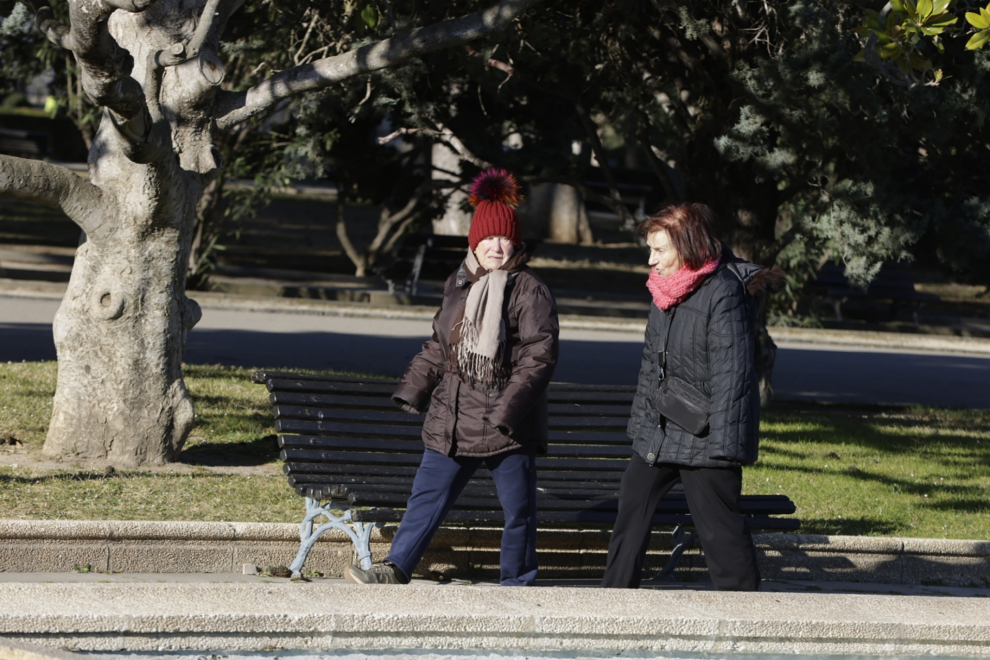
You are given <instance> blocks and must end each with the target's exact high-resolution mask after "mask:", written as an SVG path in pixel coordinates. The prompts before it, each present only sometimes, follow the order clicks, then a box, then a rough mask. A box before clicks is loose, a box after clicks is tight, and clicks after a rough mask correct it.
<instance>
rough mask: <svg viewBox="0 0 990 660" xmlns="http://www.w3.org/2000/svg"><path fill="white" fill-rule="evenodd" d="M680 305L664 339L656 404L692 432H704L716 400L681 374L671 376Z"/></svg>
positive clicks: (663, 413)
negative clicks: (669, 359) (669, 369)
mask: <svg viewBox="0 0 990 660" xmlns="http://www.w3.org/2000/svg"><path fill="white" fill-rule="evenodd" d="M676 314H677V308H676V307H675V308H674V311H673V312H672V313H671V315H670V323H668V324H667V335H666V336H665V337H664V339H663V363H662V364H661V365H660V378H659V381H660V389H659V390H658V391H657V398H656V401H655V403H654V407H655V408H656V410H657V412H658V413H660V414H661V415H663V416H664V417H666V418H667V419H668V420H670V421H671V422H673V423H674V424H677V425H678V426H680V427H681V428H682V429H684V430H685V431H687V432H688V433H690V434H691V435H701V434H702V433H704V432H705V429H707V428H708V418H709V416H711V412H712V400H711V398H710V397H708V396H707V395H706V394H705V393H704V392H702V391H701V390H699V389H698V388H697V387H695V386H694V385H692V384H691V383H689V382H687V381H686V380H684V379H683V378H679V377H677V376H670V377H668V376H667V344H668V342H669V341H670V331H671V328H673V326H674V316H675V315H676Z"/></svg>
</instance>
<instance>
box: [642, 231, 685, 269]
mask: <svg viewBox="0 0 990 660" xmlns="http://www.w3.org/2000/svg"><path fill="white" fill-rule="evenodd" d="M646 244H647V245H649V246H650V265H651V266H653V270H655V271H657V275H659V276H660V277H670V276H671V275H673V274H674V273H676V272H677V271H678V270H680V269H681V266H683V265H684V262H683V261H682V260H681V255H679V254H678V253H677V250H675V249H674V246H673V245H671V243H670V236H669V235H668V234H667V230H666V229H658V230H656V231H654V232H650V235H649V236H647V237H646Z"/></svg>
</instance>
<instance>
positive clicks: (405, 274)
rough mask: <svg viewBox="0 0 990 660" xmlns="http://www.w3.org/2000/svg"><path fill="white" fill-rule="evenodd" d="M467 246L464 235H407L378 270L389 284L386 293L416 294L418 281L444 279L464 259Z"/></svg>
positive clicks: (441, 280)
mask: <svg viewBox="0 0 990 660" xmlns="http://www.w3.org/2000/svg"><path fill="white" fill-rule="evenodd" d="M467 249H468V239H467V236H441V235H439V234H425V233H415V234H409V235H408V236H405V237H404V238H403V239H402V243H401V244H400V245H399V247H398V248H396V250H395V252H394V254H393V255H392V259H391V260H390V261H388V262H387V263H386V265H385V266H383V267H382V268H380V269H378V271H377V272H378V274H379V275H380V276H381V277H382V278H383V279H384V280H385V282H386V283H387V284H388V291H389V293H408V294H409V295H411V296H415V295H416V294H417V292H418V290H419V282H420V280H431V281H440V282H443V281H444V280H446V279H447V276H448V275H450V274H451V273H452V272H454V271H455V270H457V268H458V267H459V266H460V265H461V262H462V261H464V255H465V254H466V253H467Z"/></svg>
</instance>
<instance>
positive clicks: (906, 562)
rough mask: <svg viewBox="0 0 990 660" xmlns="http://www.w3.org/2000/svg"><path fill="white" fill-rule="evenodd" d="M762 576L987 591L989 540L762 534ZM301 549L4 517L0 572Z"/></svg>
mask: <svg viewBox="0 0 990 660" xmlns="http://www.w3.org/2000/svg"><path fill="white" fill-rule="evenodd" d="M395 529H396V526H395V525H386V526H384V527H382V528H376V529H375V530H374V531H373V533H372V536H371V543H372V552H373V554H374V556H375V558H376V559H380V558H382V557H384V556H385V554H386V553H387V551H388V544H389V543H390V542H391V540H392V537H393V535H394V533H395ZM500 536H501V529H498V528H441V530H440V532H439V533H438V534H437V536H436V538H435V539H434V541H433V544H432V546H431V549H430V552H429V553H428V554H427V556H426V557H424V559H423V563H421V564H420V566H419V572H420V573H421V574H424V575H438V574H439V575H452V574H458V575H477V576H482V575H488V574H489V573H491V572H493V571H495V572H497V567H498V546H499V540H500ZM608 539H609V532H608V530H603V529H591V530H566V529H558V530H541V532H540V535H539V544H540V554H541V566H542V567H543V570H544V574H545V576H546V577H567V576H575V577H576V576H582V577H588V576H593V575H595V574H600V572H601V571H602V570H603V569H604V565H605V554H606V552H607V549H608ZM754 539H755V541H756V545H757V549H758V551H759V552H760V555H761V564H760V565H761V570H762V571H763V574H764V577H766V578H772V579H813V580H831V581H851V582H882V583H888V584H945V585H952V586H980V587H982V586H988V585H990V542H988V541H959V540H946V539H914V538H887V537H856V536H816V535H808V534H757V535H755V537H754ZM298 547H299V526H298V525H296V524H293V523H243V522H242V523H221V522H181V521H180V522H150V521H86V520H84V521H65V520H59V521H53V520H38V521H35V520H0V571H2V572H12V573H20V572H67V571H72V570H74V568H75V567H76V566H84V565H86V564H88V565H89V566H90V568H91V570H99V571H110V572H120V571H124V572H140V573H238V572H240V570H241V566H242V565H243V564H245V563H251V564H256V565H258V566H262V567H264V566H276V565H288V564H289V563H291V561H292V559H293V558H294V557H295V555H296V552H297V551H298ZM670 549H671V537H670V533H669V532H655V533H654V535H653V539H652V543H651V547H650V556H649V558H648V564H649V567H650V568H653V569H656V568H659V567H662V566H663V564H664V562H665V561H666V558H667V556H668V555H669V552H670ZM352 561H353V556H352V549H351V543H350V539H349V538H348V537H347V535H346V534H344V533H343V532H340V531H337V530H331V531H330V532H328V533H326V534H324V535H323V537H322V538H321V539H320V541H319V542H317V544H316V545H315V547H314V548H313V551H312V552H311V553H310V557H309V559H308V560H307V563H306V568H308V569H312V570H317V571H319V572H321V573H323V574H324V575H328V576H339V575H341V572H342V571H343V569H344V568H345V567H346V566H347V565H348V564H350V563H351V562H352ZM679 572H680V574H681V577H682V578H688V579H692V578H694V577H703V574H704V572H705V565H704V558H703V556H702V555H701V554H700V553H699V552H698V551H697V550H695V551H691V552H689V553H687V554H686V555H685V560H684V561H683V562H682V568H680V569H679Z"/></svg>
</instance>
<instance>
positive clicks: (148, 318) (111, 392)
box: [43, 122, 201, 466]
mask: <svg viewBox="0 0 990 660" xmlns="http://www.w3.org/2000/svg"><path fill="white" fill-rule="evenodd" d="M106 123H108V122H105V124H106ZM104 133H106V130H101V134H104ZM100 137H102V138H103V140H98V142H102V143H104V144H106V143H108V142H110V141H109V140H107V139H106V138H107V136H106V135H101V136H100ZM124 160H125V159H124V158H123V157H122V156H120V154H119V153H116V154H115V153H104V154H100V158H99V160H98V166H97V167H94V168H93V174H94V177H93V178H94V182H95V183H98V184H100V185H101V188H102V190H103V194H104V200H105V204H104V207H105V210H104V212H105V213H113V214H115V215H116V219H115V222H116V224H117V226H118V228H117V230H116V231H115V232H114V233H113V234H112V236H110V237H108V239H107V240H86V241H85V242H84V243H83V244H82V245H80V247H79V249H78V250H77V252H76V260H75V266H74V267H73V269H72V277H71V279H70V280H69V287H68V290H67V291H66V294H65V298H64V299H63V301H62V305H61V306H60V307H59V310H58V313H57V315H56V317H55V323H54V327H53V330H54V335H55V348H56V350H57V351H58V385H57V389H56V392H55V401H54V404H53V408H52V419H51V424H50V426H49V430H48V438H47V439H46V441H45V446H44V450H43V451H44V453H45V454H46V455H48V456H70V457H72V456H75V457H79V458H89V459H105V460H107V461H108V462H110V463H112V464H114V465H124V466H134V465H140V464H143V463H147V464H151V465H159V464H162V463H164V462H166V461H169V460H172V459H174V458H175V456H176V455H177V454H178V452H179V450H180V449H181V448H182V445H183V443H184V442H185V440H186V437H187V436H188V435H189V431H190V430H191V429H192V426H193V420H194V414H193V406H192V402H191V401H190V400H189V395H188V394H187V392H186V387H185V384H184V383H183V380H182V370H181V366H182V358H183V354H184V353H185V347H186V334H187V333H188V331H189V330H190V329H191V328H192V327H193V325H195V324H196V322H197V321H198V320H199V318H200V315H201V314H200V310H199V306H198V305H197V304H196V303H195V302H194V301H192V300H190V299H188V298H187V297H186V295H185V288H186V287H185V285H186V272H187V264H188V255H189V247H190V243H191V234H192V228H193V222H192V221H193V217H194V200H195V198H196V196H195V194H194V193H196V192H198V187H197V186H192V187H193V188H194V190H188V188H189V186H188V185H187V184H186V183H185V182H184V181H183V177H182V176H181V174H180V172H179V168H178V167H175V166H173V167H171V168H166V170H165V171H164V172H162V171H157V169H156V168H154V167H152V166H149V165H136V164H134V163H131V162H129V161H127V162H121V161H124ZM169 170H171V171H169ZM163 189H165V190H167V191H168V194H167V195H160V194H155V193H159V192H160V191H162V190H163ZM146 191H147V192H151V191H155V192H152V194H151V195H148V194H147V193H146Z"/></svg>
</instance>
